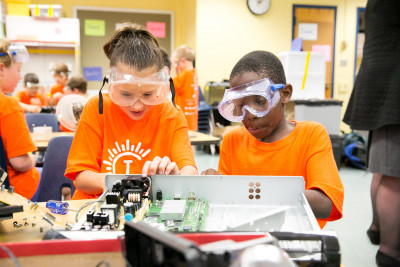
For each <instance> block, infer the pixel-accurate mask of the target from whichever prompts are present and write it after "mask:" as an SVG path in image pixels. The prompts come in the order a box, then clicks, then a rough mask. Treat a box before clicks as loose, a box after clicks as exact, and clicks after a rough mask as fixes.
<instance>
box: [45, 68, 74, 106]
mask: <svg viewBox="0 0 400 267" xmlns="http://www.w3.org/2000/svg"><path fill="white" fill-rule="evenodd" d="M51 72H52V74H53V78H54V80H55V81H56V84H55V85H53V87H51V89H50V94H49V105H50V106H55V105H56V104H57V103H58V101H59V100H60V98H61V97H63V95H64V87H65V84H66V82H67V81H68V73H69V72H70V71H69V70H68V66H67V65H66V64H65V63H63V62H59V63H56V64H54V66H53V68H52V69H51Z"/></svg>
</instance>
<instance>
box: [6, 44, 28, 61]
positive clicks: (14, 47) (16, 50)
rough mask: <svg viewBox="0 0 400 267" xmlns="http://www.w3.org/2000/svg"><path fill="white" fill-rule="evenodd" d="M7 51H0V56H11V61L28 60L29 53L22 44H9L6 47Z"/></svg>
mask: <svg viewBox="0 0 400 267" xmlns="http://www.w3.org/2000/svg"><path fill="white" fill-rule="evenodd" d="M8 51H9V52H8V53H0V57H2V56H10V55H12V57H13V62H19V63H26V62H28V60H29V53H28V50H27V49H26V47H25V45H23V44H11V45H10V46H9V47H8Z"/></svg>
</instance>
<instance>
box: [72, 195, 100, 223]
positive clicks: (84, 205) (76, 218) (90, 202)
mask: <svg viewBox="0 0 400 267" xmlns="http://www.w3.org/2000/svg"><path fill="white" fill-rule="evenodd" d="M96 202H99V203H103V202H104V201H99V200H95V201H89V202H87V203H85V204H83V205H82V206H81V207H80V208H79V209H78V210H77V211H76V215H75V222H78V215H79V212H80V211H81V210H83V209H84V208H86V207H87V206H89V205H90V204H93V203H96Z"/></svg>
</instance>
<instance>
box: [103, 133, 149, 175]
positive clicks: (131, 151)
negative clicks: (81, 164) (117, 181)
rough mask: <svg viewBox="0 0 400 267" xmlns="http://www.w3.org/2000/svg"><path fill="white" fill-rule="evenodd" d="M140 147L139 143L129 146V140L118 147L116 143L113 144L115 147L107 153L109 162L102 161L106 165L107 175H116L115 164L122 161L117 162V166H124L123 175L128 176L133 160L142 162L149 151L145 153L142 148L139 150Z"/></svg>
mask: <svg viewBox="0 0 400 267" xmlns="http://www.w3.org/2000/svg"><path fill="white" fill-rule="evenodd" d="M141 145H142V143H141V142H139V143H138V144H137V145H136V146H135V145H130V144H129V139H126V143H125V144H121V145H119V144H118V142H115V147H114V148H112V149H108V153H109V154H110V156H109V157H108V159H109V161H108V160H103V163H104V164H106V165H108V166H107V167H106V170H107V171H108V173H116V166H117V163H118V162H119V161H122V162H119V164H122V165H123V166H125V174H129V171H130V169H131V166H132V165H133V163H134V160H135V159H137V160H142V159H143V158H144V157H146V156H147V154H149V153H150V151H151V149H150V148H149V149H147V150H146V151H145V149H144V148H141ZM120 174H121V173H120Z"/></svg>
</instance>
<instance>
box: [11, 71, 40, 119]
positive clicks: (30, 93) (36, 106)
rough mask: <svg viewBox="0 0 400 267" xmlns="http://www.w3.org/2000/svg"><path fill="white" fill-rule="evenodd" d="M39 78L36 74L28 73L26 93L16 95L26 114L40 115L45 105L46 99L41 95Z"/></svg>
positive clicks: (25, 83)
mask: <svg viewBox="0 0 400 267" xmlns="http://www.w3.org/2000/svg"><path fill="white" fill-rule="evenodd" d="M39 90H40V85H39V78H38V76H37V75H36V74H34V73H27V74H25V76H24V91H19V92H18V93H17V94H16V96H15V97H16V98H17V99H18V101H19V103H20V105H21V107H22V109H23V110H24V111H26V112H32V113H38V112H40V110H41V109H42V107H43V106H44V105H46V102H45V99H44V98H43V96H42V95H41V94H39Z"/></svg>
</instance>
